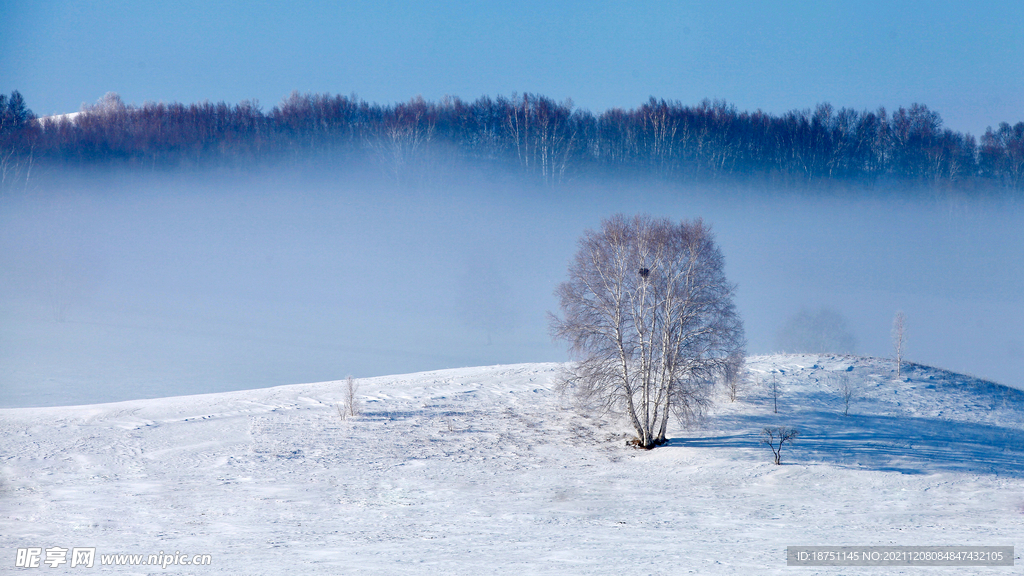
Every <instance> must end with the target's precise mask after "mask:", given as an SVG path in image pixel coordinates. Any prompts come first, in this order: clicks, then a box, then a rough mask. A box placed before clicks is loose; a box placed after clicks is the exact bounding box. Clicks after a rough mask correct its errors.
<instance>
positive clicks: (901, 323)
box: [892, 311, 907, 380]
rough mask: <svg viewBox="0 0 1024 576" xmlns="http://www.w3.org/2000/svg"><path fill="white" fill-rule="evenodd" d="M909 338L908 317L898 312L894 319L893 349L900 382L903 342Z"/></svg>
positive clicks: (897, 377) (897, 376)
mask: <svg viewBox="0 0 1024 576" xmlns="http://www.w3.org/2000/svg"><path fill="white" fill-rule="evenodd" d="M906 336H907V315H906V314H904V313H903V312H902V311H900V312H897V313H896V316H895V317H894V318H893V319H892V348H893V353H894V354H895V356H896V379H897V380H899V379H900V377H901V375H902V369H903V342H904V340H905V339H906Z"/></svg>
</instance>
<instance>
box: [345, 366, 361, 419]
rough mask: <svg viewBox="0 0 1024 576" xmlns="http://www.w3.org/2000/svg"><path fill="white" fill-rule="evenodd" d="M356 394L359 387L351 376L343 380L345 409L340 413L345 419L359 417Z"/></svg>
mask: <svg viewBox="0 0 1024 576" xmlns="http://www.w3.org/2000/svg"><path fill="white" fill-rule="evenodd" d="M358 392H359V385H358V384H356V381H355V380H354V379H353V378H352V377H351V376H349V377H348V378H345V399H344V404H345V408H344V411H343V412H342V414H343V416H344V417H345V418H348V417H350V416H358V415H359V399H358V398H356V394H357V393H358Z"/></svg>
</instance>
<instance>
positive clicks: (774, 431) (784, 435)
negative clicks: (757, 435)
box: [761, 426, 799, 466]
mask: <svg viewBox="0 0 1024 576" xmlns="http://www.w3.org/2000/svg"><path fill="white" fill-rule="evenodd" d="M798 435H799V432H798V431H797V430H795V429H793V428H786V427H785V426H776V427H774V428H773V427H768V428H765V429H764V430H762V431H761V443H762V444H764V445H766V446H768V447H769V448H771V449H772V454H773V455H774V456H775V465H776V466H779V465H781V464H782V445H783V444H785V443H786V442H792V441H793V440H794V439H796V437H797V436H798Z"/></svg>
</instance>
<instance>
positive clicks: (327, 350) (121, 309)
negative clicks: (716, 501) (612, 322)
mask: <svg viewBox="0 0 1024 576" xmlns="http://www.w3.org/2000/svg"><path fill="white" fill-rule="evenodd" d="M44 182H46V184H44V185H41V187H39V188H36V189H34V190H33V191H31V192H29V193H21V192H16V193H11V194H8V196H7V197H6V198H5V199H4V203H5V208H4V210H3V211H2V212H0V218H2V222H0V266H2V267H3V269H4V270H5V274H4V275H3V278H2V280H0V290H2V294H0V296H2V297H0V306H2V309H0V313H2V314H3V322H2V324H0V330H2V333H0V338H2V341H3V342H4V343H5V344H4V346H3V349H2V350H0V355H2V356H0V365H2V366H3V367H4V368H3V373H2V374H0V378H2V380H3V381H2V388H0V390H2V397H0V402H2V404H3V405H5V406H11V407H13V406H46V405H61V404H80V403H94V402H105V401H114V400H123V399H131V398H153V397H161V396H168V395H179V394H194V393H201V392H213V391H224V390H237V389H243V388H252V387H260V386H273V385H280V384H288V383H294V382H312V381H322V380H332V379H338V378H341V377H343V376H345V375H347V374H352V375H355V376H357V377H364V376H374V375H383V374H396V373H404V372H411V371H419V370H428V369H438V368H452V367H461V366H476V365H488V364H499V363H518V362H534V361H562V360H565V359H566V357H565V355H564V352H562V351H560V348H559V346H558V345H555V344H553V343H552V341H551V338H550V335H549V333H548V325H547V319H546V313H547V312H549V311H554V310H555V307H556V303H555V300H554V296H553V290H554V287H555V286H556V284H557V283H558V282H559V281H561V279H562V278H563V277H564V273H565V267H566V264H567V262H568V260H569V258H570V256H571V254H572V252H573V251H574V249H575V242H576V238H578V237H579V235H580V233H581V232H582V231H583V230H584V229H586V228H592V227H594V226H596V225H597V223H598V222H599V221H600V220H601V219H602V218H604V217H606V216H608V215H610V214H613V213H617V212H621V213H625V214H634V213H650V214H654V215H658V216H667V217H670V218H672V219H675V220H679V219H688V218H695V217H703V218H704V219H705V220H706V221H708V222H709V223H711V224H712V226H713V230H714V232H715V234H716V237H717V241H718V242H719V244H720V245H721V246H722V249H723V252H724V255H725V258H726V272H727V276H728V278H729V279H730V281H733V282H736V283H737V284H738V291H737V305H738V307H739V311H740V313H741V315H742V317H743V319H744V321H745V325H746V331H747V338H748V341H749V344H748V351H749V352H750V353H754V354H757V353H770V352H775V351H790V352H838V353H858V354H862V355H869V356H881V357H890V356H891V355H892V350H891V341H890V334H889V332H890V325H891V321H892V317H893V314H894V313H895V312H896V311H897V310H903V311H904V312H905V313H906V315H907V318H908V334H907V339H906V351H905V354H904V356H905V358H907V359H908V360H909V361H913V362H920V363H924V364H931V365H935V366H941V367H943V368H948V369H952V370H957V371H961V372H967V373H970V374H973V375H976V376H979V377H982V378H988V379H991V380H995V381H998V382H1002V383H1005V384H1009V385H1012V386H1017V387H1020V386H1021V385H1022V382H1021V380H1020V378H1021V377H1020V374H1021V373H1024V341H1022V336H1021V332H1020V329H1019V327H1020V326H1021V325H1022V322H1024V292H1022V291H1021V290H1020V286H1022V285H1024V267H1022V266H1021V265H1020V262H1021V261H1024V235H1022V234H1020V226H1021V223H1022V222H1024V211H1022V208H1021V206H1020V205H1019V203H1018V202H1016V201H1014V200H1013V199H1012V197H995V198H987V199H986V198H982V199H978V198H971V199H967V198H966V197H965V196H964V195H963V194H962V193H958V192H938V191H928V190H926V191H925V192H924V193H920V192H919V193H914V194H910V193H905V191H903V192H901V191H898V190H897V191H887V190H877V189H876V190H868V189H865V190H855V191H854V192H850V191H846V192H845V193H842V194H841V193H838V192H836V193H830V192H825V191H818V192H815V191H813V190H812V191H807V190H806V189H805V190H804V191H803V192H801V193H787V192H785V191H782V190H767V191H765V190H762V189H758V190H752V189H750V188H749V187H744V186H742V185H717V186H716V185H706V186H698V185H678V186H670V185H666V184H644V183H632V182H629V181H627V180H625V179H610V180H609V181H608V182H606V183H577V184H565V185H560V186H545V185H531V184H521V183H516V182H509V181H507V180H505V181H502V180H500V179H499V180H495V179H494V178H490V179H488V178H480V177H476V176H473V175H471V174H466V175H464V176H455V175H451V174H449V175H448V176H447V177H446V179H445V181H444V182H443V183H442V184H437V185H433V184H422V183H421V184H417V185H408V186H403V185H396V184H395V183H394V182H393V181H390V180H388V179H386V178H372V177H369V178H363V179H356V178H354V177H353V176H352V175H351V174H345V173H337V172H331V171H323V170H315V171H314V170H304V171H303V170H296V169H282V170H278V171H274V170H269V169H264V170H262V171H259V172H258V173H256V174H250V175H240V174H237V173H230V172H210V173H204V172H199V173H195V174H191V175H168V176H159V175H146V176H138V175H135V176H133V177H130V178H124V177H119V176H118V173H117V172H116V171H115V172H114V173H113V174H112V175H106V176H103V175H100V176H93V177H91V178H85V179H80V180H71V179H61V178H60V177H54V178H51V179H49V181H45V180H44ZM609 182H610V183H609ZM844 195H845V196H846V197H848V198H849V199H845V198H843V197H842V196H844ZM907 197H911V199H907ZM1007 198H1011V199H1007ZM812 311H813V313H814V314H818V315H819V316H820V315H821V314H822V313H824V314H826V315H830V316H829V317H830V318H832V321H833V323H835V322H839V323H840V324H841V326H840V327H838V328H834V331H835V330H838V331H839V332H841V333H839V334H833V335H832V337H833V345H831V346H829V345H827V344H825V345H822V344H820V343H814V344H810V343H808V344H807V346H803V347H801V346H800V345H799V344H792V342H793V338H794V337H795V336H794V333H793V331H794V330H795V328H794V326H793V322H794V321H799V319H800V317H801V316H800V315H801V314H803V315H804V317H805V318H804V323H805V324H806V323H807V322H811V321H812V320H813V319H808V318H810V315H812ZM821 311H824V312H821ZM817 321H819V322H820V321H822V320H821V319H820V318H819V319H818V320H817ZM787 330H788V331H789V334H790V335H789V341H788V342H789V344H787V341H786V340H785V339H784V338H782V336H783V335H784V334H785V333H786V331H787ZM808 346H810V347H808Z"/></svg>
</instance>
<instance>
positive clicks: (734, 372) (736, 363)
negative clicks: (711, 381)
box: [724, 351, 746, 402]
mask: <svg viewBox="0 0 1024 576" xmlns="http://www.w3.org/2000/svg"><path fill="white" fill-rule="evenodd" d="M745 361H746V358H745V356H744V354H743V353H742V352H740V351H738V352H735V353H733V354H730V355H729V358H728V359H726V362H725V368H724V371H725V372H724V378H725V386H726V388H727V389H728V391H729V401H730V402H735V401H736V396H737V394H738V393H739V388H740V384H741V383H742V381H743V378H744V373H743V370H744V368H743V365H744V363H745Z"/></svg>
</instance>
